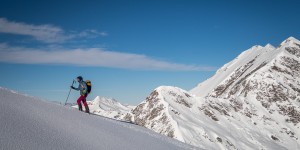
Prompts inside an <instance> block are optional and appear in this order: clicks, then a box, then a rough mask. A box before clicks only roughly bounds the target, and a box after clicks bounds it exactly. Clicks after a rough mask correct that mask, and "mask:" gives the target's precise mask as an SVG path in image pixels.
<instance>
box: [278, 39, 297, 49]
mask: <svg viewBox="0 0 300 150" xmlns="http://www.w3.org/2000/svg"><path fill="white" fill-rule="evenodd" d="M279 47H298V48H299V47H300V41H299V40H298V39H296V38H294V37H289V38H287V39H286V40H284V41H283V42H282V43H281V44H280V46H279Z"/></svg>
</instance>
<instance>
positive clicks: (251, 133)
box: [124, 37, 300, 150]
mask: <svg viewBox="0 0 300 150" xmlns="http://www.w3.org/2000/svg"><path fill="white" fill-rule="evenodd" d="M124 119H126V120H131V121H133V122H135V123H136V124H138V125H141V126H144V127H146V128H149V129H152V130H154V131H156V132H158V133H161V134H164V135H167V136H169V137H172V138H175V139H178V140H180V141H182V142H185V143H188V144H192V145H195V146H197V147H200V148H204V149H243V150H244V149H291V150H292V149H300V139H299V137H300V124H299V122H300V42H299V41H298V40H297V39H295V38H293V37H290V38H288V39H286V40H285V41H283V42H282V43H281V44H280V45H279V46H278V47H277V48H275V47H273V46H271V45H270V44H268V45H266V46H264V47H263V46H254V47H252V48H250V49H249V50H246V51H245V52H243V53H242V54H241V55H239V56H238V57H237V58H236V59H234V60H233V61H231V62H229V63H228V64H226V65H224V66H223V67H222V68H220V69H219V70H218V71H217V72H216V74H215V75H214V76H213V77H211V78H210V79H208V80H206V81H205V82H203V83H200V84H199V85H198V86H197V87H195V88H194V89H192V90H191V91H190V92H188V91H184V90H182V89H180V88H176V87H167V86H162V87H158V88H157V89H155V90H154V91H153V92H152V93H151V94H150V96H148V97H147V98H146V100H144V101H143V102H142V103H140V104H139V105H138V106H137V107H135V108H134V109H133V110H132V111H131V112H129V113H127V114H126V115H124Z"/></svg>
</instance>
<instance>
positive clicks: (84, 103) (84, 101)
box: [82, 95, 90, 113]
mask: <svg viewBox="0 0 300 150" xmlns="http://www.w3.org/2000/svg"><path fill="white" fill-rule="evenodd" d="M86 97H87V95H86V96H85V97H84V99H83V100H82V102H83V105H84V107H85V112H86V113H90V108H89V106H88V104H87V103H86Z"/></svg>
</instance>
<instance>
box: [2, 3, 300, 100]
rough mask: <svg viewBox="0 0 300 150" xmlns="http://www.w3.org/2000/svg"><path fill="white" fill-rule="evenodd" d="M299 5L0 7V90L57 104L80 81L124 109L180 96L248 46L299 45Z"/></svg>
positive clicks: (85, 4)
mask: <svg viewBox="0 0 300 150" xmlns="http://www.w3.org/2000/svg"><path fill="white" fill-rule="evenodd" d="M299 4H300V3H299V2H298V1H296V0H295V1H292V0H287V1H279V0H278V1H276V0H264V1H258V0H252V1H239V0H229V1H221V0H220V1H215V0H211V1H198V0H197V1H196V0H195V1H191V0H190V1H183V0H160V1H156V0H151V1H146V0H142V1H141V0H136V1H135V0H129V1H124V0H119V1H117V0H112V1H101V0H98V1H93V0H91V1H87V2H85V1H74V0H72V1H67V0H66V1H56V0H51V1H47V0H44V1H30V0H29V1H11V0H2V1H1V2H0V69H1V74H0V78H1V80H0V86H2V87H6V88H10V89H13V90H17V91H20V92H22V93H27V94H29V95H33V96H37V97H41V98H43V99H47V100H52V101H64V100H65V98H66V96H67V93H68V87H69V84H70V83H71V82H72V79H74V78H75V77H76V76H78V75H82V76H83V77H84V78H85V79H90V80H92V83H93V88H94V89H93V93H92V94H91V95H90V97H89V99H93V98H94V97H95V96H97V95H100V96H105V97H113V98H116V99H117V100H118V101H121V102H122V103H129V104H138V103H139V102H141V101H142V100H144V99H145V97H146V96H148V95H149V93H150V92H151V91H152V90H153V89H155V88H156V87H158V86H160V85H171V86H178V87H181V88H183V89H186V90H190V89H191V88H193V87H195V86H196V85H197V84H198V83H200V82H202V81H204V80H205V79H207V78H209V77H210V76H212V75H213V74H214V73H215V71H216V69H217V68H219V67H221V66H222V65H224V64H225V63H227V62H229V61H231V60H232V59H234V58H235V57H236V56H237V55H239V54H240V53H241V52H242V51H244V50H246V49H248V48H250V47H251V46H253V45H266V44H267V43H271V44H272V45H274V46H278V45H279V44H280V43H281V42H282V41H283V40H284V39H286V38H288V37H290V36H293V37H295V38H298V39H299V38H300V30H299V27H300V20H299V18H300V9H299V7H298V6H299ZM77 96H78V93H76V92H72V94H71V97H70V98H71V99H70V101H73V102H74V101H75V99H76V98H77Z"/></svg>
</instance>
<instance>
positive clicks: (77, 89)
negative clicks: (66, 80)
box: [71, 84, 80, 91]
mask: <svg viewBox="0 0 300 150" xmlns="http://www.w3.org/2000/svg"><path fill="white" fill-rule="evenodd" d="M71 88H72V89H73V90H76V91H79V90H80V84H79V85H78V88H75V87H74V86H71Z"/></svg>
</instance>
